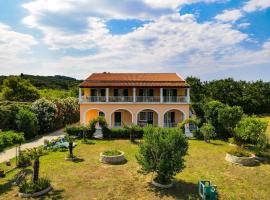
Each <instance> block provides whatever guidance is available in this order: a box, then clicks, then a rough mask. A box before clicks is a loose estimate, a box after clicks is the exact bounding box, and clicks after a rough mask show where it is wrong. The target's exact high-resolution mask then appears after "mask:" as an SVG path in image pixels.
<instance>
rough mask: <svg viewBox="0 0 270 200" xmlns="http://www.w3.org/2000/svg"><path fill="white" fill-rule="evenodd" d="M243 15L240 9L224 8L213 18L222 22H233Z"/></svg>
mask: <svg viewBox="0 0 270 200" xmlns="http://www.w3.org/2000/svg"><path fill="white" fill-rule="evenodd" d="M242 16H243V14H242V12H241V10H238V9H234V10H224V11H223V13H221V14H219V15H217V16H216V17H215V19H217V20H219V21H222V22H235V21H237V20H238V19H240V18H241V17H242Z"/></svg>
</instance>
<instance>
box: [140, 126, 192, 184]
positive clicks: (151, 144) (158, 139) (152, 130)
mask: <svg viewBox="0 0 270 200" xmlns="http://www.w3.org/2000/svg"><path fill="white" fill-rule="evenodd" d="M187 150H188V142H187V139H186V137H185V135H184V134H183V132H182V130H181V129H179V128H174V129H165V128H158V127H152V126H147V127H146V128H145V129H144V136H143V143H142V144H140V146H139V153H138V155H136V158H137V161H138V163H139V164H140V165H141V167H142V171H143V172H145V173H151V172H153V173H156V178H155V181H156V182H158V183H161V184H167V183H170V182H171V179H172V177H173V176H175V175H176V174H177V173H178V172H181V171H182V170H183V169H184V167H185V165H184V163H185V160H184V156H185V155H186V153H187Z"/></svg>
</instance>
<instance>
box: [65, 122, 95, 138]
mask: <svg viewBox="0 0 270 200" xmlns="http://www.w3.org/2000/svg"><path fill="white" fill-rule="evenodd" d="M65 132H66V133H67V134H68V135H72V136H77V137H80V138H82V137H83V136H84V135H83V134H84V133H85V137H87V138H92V137H93V134H94V133H93V132H92V131H91V130H90V128H89V127H86V126H81V125H71V126H67V127H66V128H65Z"/></svg>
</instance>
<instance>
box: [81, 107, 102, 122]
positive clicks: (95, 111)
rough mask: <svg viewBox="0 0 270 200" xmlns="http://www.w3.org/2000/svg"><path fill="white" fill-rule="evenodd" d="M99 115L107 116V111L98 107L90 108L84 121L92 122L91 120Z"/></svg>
mask: <svg viewBox="0 0 270 200" xmlns="http://www.w3.org/2000/svg"><path fill="white" fill-rule="evenodd" d="M99 116H103V117H105V112H104V111H103V110H101V109H97V108H94V109H89V110H88V111H86V113H85V122H84V123H85V124H86V125H87V124H89V123H90V121H92V120H93V119H96V118H97V117H99Z"/></svg>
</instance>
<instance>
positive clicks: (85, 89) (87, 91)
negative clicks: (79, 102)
mask: <svg viewBox="0 0 270 200" xmlns="http://www.w3.org/2000/svg"><path fill="white" fill-rule="evenodd" d="M83 93H84V96H87V97H90V96H91V89H90V88H83Z"/></svg>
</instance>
